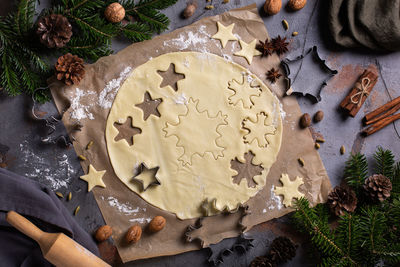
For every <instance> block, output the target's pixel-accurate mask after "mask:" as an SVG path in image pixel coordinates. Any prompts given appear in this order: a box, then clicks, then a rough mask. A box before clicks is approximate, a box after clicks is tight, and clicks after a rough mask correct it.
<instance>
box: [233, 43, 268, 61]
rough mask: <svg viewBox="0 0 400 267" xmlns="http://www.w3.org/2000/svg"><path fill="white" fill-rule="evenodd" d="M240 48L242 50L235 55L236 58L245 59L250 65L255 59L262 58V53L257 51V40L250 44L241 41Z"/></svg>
mask: <svg viewBox="0 0 400 267" xmlns="http://www.w3.org/2000/svg"><path fill="white" fill-rule="evenodd" d="M239 43H240V47H241V48H242V49H241V50H240V51H238V52H236V53H234V55H235V56H238V57H244V58H245V59H246V60H247V63H249V65H250V64H251V62H253V57H255V56H261V55H262V53H261V52H260V51H258V50H257V49H256V45H257V40H256V39H254V40H253V41H251V42H250V43H246V42H244V41H242V40H239Z"/></svg>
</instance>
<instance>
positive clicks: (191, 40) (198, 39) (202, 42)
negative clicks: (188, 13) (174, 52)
mask: <svg viewBox="0 0 400 267" xmlns="http://www.w3.org/2000/svg"><path fill="white" fill-rule="evenodd" d="M210 37H211V35H210V34H209V33H208V32H207V31H206V26H205V25H202V26H200V28H199V29H198V30H197V31H196V32H195V33H193V32H192V31H188V32H184V33H181V34H180V35H179V37H177V38H174V39H171V40H166V41H164V46H168V47H174V48H178V49H179V50H185V49H188V48H191V49H192V50H197V51H199V52H209V50H208V49H207V48H206V44H207V43H208V42H209V41H210ZM212 40H213V39H212Z"/></svg>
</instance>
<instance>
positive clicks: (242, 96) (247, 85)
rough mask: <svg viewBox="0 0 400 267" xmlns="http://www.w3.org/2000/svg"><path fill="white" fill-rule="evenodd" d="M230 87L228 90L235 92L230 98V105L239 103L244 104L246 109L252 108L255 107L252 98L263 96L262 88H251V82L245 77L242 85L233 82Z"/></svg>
mask: <svg viewBox="0 0 400 267" xmlns="http://www.w3.org/2000/svg"><path fill="white" fill-rule="evenodd" d="M228 85H229V86H228V89H229V90H231V91H233V92H234V94H233V95H231V96H230V97H229V98H228V99H229V103H231V104H233V105H238V104H239V102H242V104H243V107H244V108H251V107H252V106H253V105H254V102H253V100H252V98H254V97H259V96H260V95H261V88H260V87H259V86H251V82H249V81H248V79H245V77H244V76H243V82H242V83H239V82H237V81H236V80H232V81H230V82H229V83H228Z"/></svg>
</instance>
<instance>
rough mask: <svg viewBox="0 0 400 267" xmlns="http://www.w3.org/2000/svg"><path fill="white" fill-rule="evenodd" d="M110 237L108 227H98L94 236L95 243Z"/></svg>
mask: <svg viewBox="0 0 400 267" xmlns="http://www.w3.org/2000/svg"><path fill="white" fill-rule="evenodd" d="M111 235H112V228H111V227H110V226H108V225H103V226H100V227H99V228H98V229H97V230H96V233H95V235H94V237H95V238H96V240H97V241H99V242H103V241H105V240H107V239H108V238H109V237H110V236H111Z"/></svg>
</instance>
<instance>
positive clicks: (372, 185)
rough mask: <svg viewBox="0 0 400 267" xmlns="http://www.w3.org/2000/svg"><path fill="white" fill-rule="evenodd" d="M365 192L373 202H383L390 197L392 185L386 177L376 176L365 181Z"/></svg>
mask: <svg viewBox="0 0 400 267" xmlns="http://www.w3.org/2000/svg"><path fill="white" fill-rule="evenodd" d="M364 190H365V192H366V194H367V195H368V196H369V197H370V198H371V199H372V200H374V201H376V200H379V201H380V202H382V201H384V200H385V199H387V198H388V197H390V191H392V183H391V182H390V180H389V178H387V177H386V176H384V175H382V174H374V175H372V176H370V177H368V179H366V180H365V183H364Z"/></svg>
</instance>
